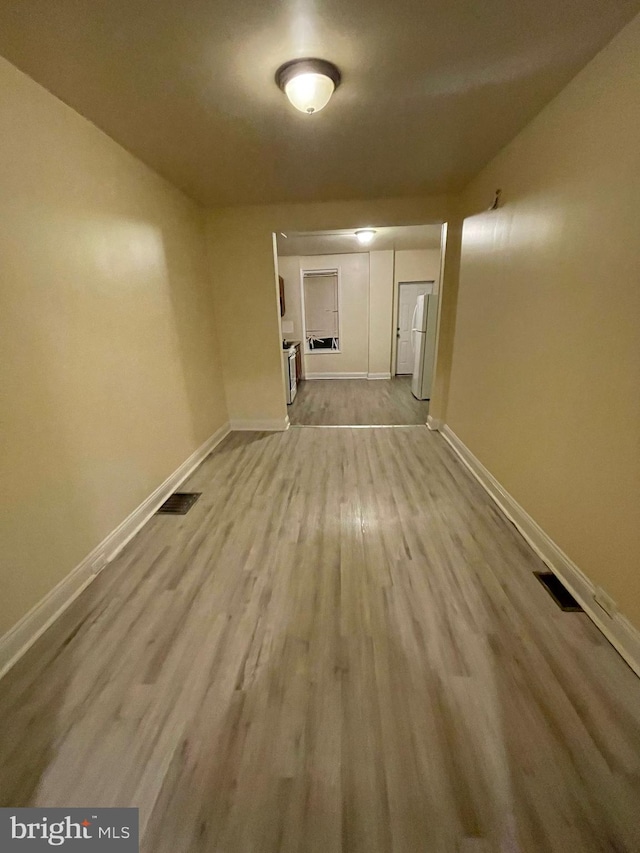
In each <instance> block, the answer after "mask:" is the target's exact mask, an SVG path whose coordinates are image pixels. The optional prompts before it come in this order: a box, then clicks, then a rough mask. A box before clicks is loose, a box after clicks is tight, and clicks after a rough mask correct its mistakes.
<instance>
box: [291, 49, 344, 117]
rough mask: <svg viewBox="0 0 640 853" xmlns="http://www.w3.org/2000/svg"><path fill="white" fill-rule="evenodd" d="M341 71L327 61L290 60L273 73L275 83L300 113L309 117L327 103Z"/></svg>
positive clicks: (337, 82)
mask: <svg viewBox="0 0 640 853" xmlns="http://www.w3.org/2000/svg"><path fill="white" fill-rule="evenodd" d="M340 79H341V77H340V72H339V71H338V69H337V68H336V66H335V65H334V64H333V63H332V62H327V60H326V59H293V60H291V62H285V64H284V65H281V66H280V68H278V70H277V71H276V83H277V84H278V86H279V87H280V88H281V89H282V91H283V92H284V93H285V95H286V96H287V98H289V100H290V101H291V103H292V104H293V106H294V107H295V108H296V109H297V110H300V112H301V113H307V114H308V115H312V114H313V113H317V112H319V111H320V110H321V109H322V108H323V107H326V106H327V104H328V103H329V99H330V98H331V95H333V93H334V91H335V90H336V89H337V88H338V86H339V85H340Z"/></svg>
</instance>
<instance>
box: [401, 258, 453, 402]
mask: <svg viewBox="0 0 640 853" xmlns="http://www.w3.org/2000/svg"><path fill="white" fill-rule="evenodd" d="M440 267H441V253H440V249H401V250H400V251H398V252H396V253H395V267H394V273H393V320H392V328H394V329H395V328H397V325H398V296H399V292H400V288H399V285H400V282H410V281H433V282H434V287H433V292H434V293H439V291H440ZM451 334H453V331H452V332H451ZM443 342H444V339H443ZM397 343H398V339H397V338H396V336H395V335H394V336H393V338H392V340H391V364H392V365H393V370H392V373H393V374H395V372H396V356H397ZM436 375H437V366H436V368H435V371H434V389H435V388H436V382H435V376H436ZM440 384H441V385H442V384H445V385H447V384H448V375H447V382H446V383H442V382H441V383H440ZM429 408H430V410H431V411H433V399H432V401H431V403H430V406H429Z"/></svg>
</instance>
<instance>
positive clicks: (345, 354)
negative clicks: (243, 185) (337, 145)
mask: <svg viewBox="0 0 640 853" xmlns="http://www.w3.org/2000/svg"><path fill="white" fill-rule="evenodd" d="M274 238H275V239H274V248H275V249H276V251H275V252H274V261H275V267H276V274H277V278H278V285H279V290H278V303H279V304H278V308H279V315H280V332H281V338H282V359H283V378H284V386H285V398H286V402H287V414H288V419H289V423H290V424H292V425H293V426H414V425H423V426H424V425H425V424H426V421H427V416H428V414H429V400H430V397H431V386H432V381H433V375H434V364H435V346H436V338H437V324H438V316H439V304H440V295H439V294H440V276H441V263H442V239H443V230H442V226H441V225H440V224H426V225H409V226H380V227H375V228H374V227H368V228H363V229H359V230H358V229H356V230H353V229H351V230H348V229H347V230H336V231H323V232H295V231H286V230H285V231H281V232H279V233H277V234H274Z"/></svg>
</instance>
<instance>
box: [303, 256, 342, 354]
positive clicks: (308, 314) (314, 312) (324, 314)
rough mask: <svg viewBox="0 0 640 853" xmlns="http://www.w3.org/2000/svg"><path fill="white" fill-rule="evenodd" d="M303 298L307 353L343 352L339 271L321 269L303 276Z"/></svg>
mask: <svg viewBox="0 0 640 853" xmlns="http://www.w3.org/2000/svg"><path fill="white" fill-rule="evenodd" d="M302 299H303V305H304V330H305V331H304V335H305V348H306V351H307V352H337V351H339V350H340V309H339V298H338V271H337V270H317V271H314V272H305V273H303V274H302Z"/></svg>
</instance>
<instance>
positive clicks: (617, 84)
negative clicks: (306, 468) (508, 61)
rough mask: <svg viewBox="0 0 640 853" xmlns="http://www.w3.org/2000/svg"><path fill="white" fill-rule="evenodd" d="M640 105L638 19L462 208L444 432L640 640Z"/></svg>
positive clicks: (475, 186)
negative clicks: (497, 193)
mask: <svg viewBox="0 0 640 853" xmlns="http://www.w3.org/2000/svg"><path fill="white" fill-rule="evenodd" d="M638 92H640V17H638V18H636V19H635V20H634V21H633V22H632V23H631V24H629V25H628V26H627V27H626V29H624V30H623V31H622V32H621V33H620V34H619V35H618V36H617V37H616V38H615V39H614V40H613V41H612V42H611V44H610V45H609V46H608V47H606V48H605V49H604V50H603V51H602V52H601V53H600V54H599V55H598V56H597V57H596V58H595V59H594V60H593V61H592V62H591V63H590V64H589V65H588V66H587V67H586V68H585V69H584V70H583V71H582V72H581V73H580V74H578V75H577V77H576V78H575V79H574V80H573V81H572V82H571V83H570V84H569V85H568V86H567V87H566V89H564V91H562V92H561V93H560V94H559V95H558V96H557V97H556V98H555V100H554V101H552V102H551V103H550V104H549V105H548V106H547V107H546V108H545V109H544V110H543V111H542V113H540V114H539V115H538V117H537V118H536V119H535V120H534V121H532V122H531V123H530V124H529V125H528V126H527V127H526V128H525V130H524V131H522V133H521V134H520V135H519V136H518V137H517V138H516V139H515V140H514V141H513V142H512V143H511V144H510V145H508V146H507V147H506V148H505V149H504V150H503V151H502V152H501V153H500V154H499V155H498V157H496V158H495V160H493V162H492V163H491V164H490V165H489V166H488V167H487V168H486V169H485V170H484V171H483V172H482V173H481V174H480V175H479V177H478V178H477V179H476V180H474V181H473V182H472V184H471V185H470V187H469V188H468V190H467V192H466V193H465V196H464V210H465V214H466V220H465V222H464V230H463V238H462V259H461V275H460V289H459V300H458V308H457V324H456V330H455V340H454V351H453V368H452V380H451V388H450V394H449V404H448V412H447V422H448V424H449V425H450V427H451V428H452V429H453V431H454V432H455V433H456V434H457V435H458V436H459V438H460V439H461V440H462V441H463V442H464V443H465V444H466V445H467V446H468V447H469V449H470V450H471V451H472V453H474V454H475V455H476V456H477V457H478V458H479V459H480V461H481V462H482V463H483V464H484V465H485V466H486V467H487V468H488V469H489V470H490V471H491V473H492V474H493V475H494V476H495V477H496V478H497V480H498V481H499V482H500V483H501V484H502V485H503V486H504V487H505V488H506V489H507V490H508V491H509V492H510V493H511V494H512V495H513V496H514V497H515V499H516V500H517V501H518V502H519V503H520V504H521V505H522V506H523V507H524V509H525V510H526V511H527V512H528V513H530V515H532V516H533V518H534V519H535V520H536V521H537V522H538V524H539V525H540V526H541V527H542V528H543V529H544V530H545V531H546V532H547V533H548V534H549V535H550V536H551V537H552V538H553V539H554V540H555V542H556V543H557V544H558V545H559V546H560V547H561V548H562V549H563V550H564V551H565V552H566V554H567V555H568V556H569V557H570V558H571V559H572V560H573V561H574V562H575V563H576V564H577V565H578V566H579V567H580V568H581V569H582V571H583V572H584V573H585V574H586V575H587V576H588V577H589V578H590V579H591V580H592V581H593V582H594V583H595V584H596V585H600V586H602V587H603V588H604V589H605V590H606V591H607V592H608V593H609V594H610V595H611V596H613V598H614V599H615V600H616V601H617V603H618V606H619V607H620V609H621V611H622V613H623V614H625V615H626V616H627V617H629V618H630V619H631V620H632V621H633V622H634V623H635V625H636V626H638V627H640V525H639V524H638V511H639V508H640V393H639V389H640V332H639V324H640V241H639V240H638V222H640V99H639V98H638ZM497 187H500V188H501V189H502V197H503V204H502V205H501V207H500V209H499V210H497V211H494V212H487V208H488V207H489V205H490V203H491V201H492V199H493V193H494V190H495V189H496V188H497Z"/></svg>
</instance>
